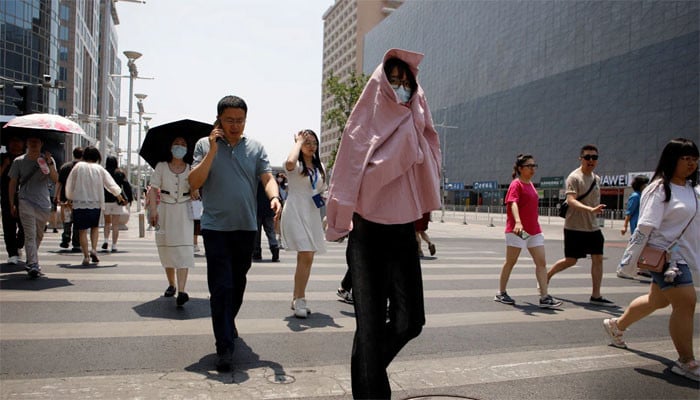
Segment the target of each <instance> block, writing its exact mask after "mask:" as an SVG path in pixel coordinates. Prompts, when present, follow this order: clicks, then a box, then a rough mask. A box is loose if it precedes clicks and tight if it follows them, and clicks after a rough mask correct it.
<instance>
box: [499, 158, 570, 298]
mask: <svg viewBox="0 0 700 400" xmlns="http://www.w3.org/2000/svg"><path fill="white" fill-rule="evenodd" d="M536 169H537V164H536V163H535V159H534V158H533V157H532V155H530V154H518V157H517V159H516V160H515V165H513V181H512V182H511V183H510V186H509V187H508V193H506V213H507V215H508V218H507V219H506V261H505V263H503V268H502V269H501V278H500V280H499V283H498V286H499V287H498V294H496V297H494V298H493V300H494V301H497V302H499V303H503V304H515V300H513V299H512V298H511V297H510V296H509V295H508V293H507V292H506V286H507V285H508V278H510V273H511V271H513V267H514V266H515V263H516V262H518V256H520V251H521V250H522V249H524V248H527V250H528V251H529V252H530V255H531V256H532V261H534V262H535V276H536V277H537V284H538V286H539V288H540V307H541V308H556V307H559V306H560V305H561V301H559V300H556V299H553V298H552V296H550V295H549V294H547V267H546V264H547V262H546V260H545V256H544V235H543V234H542V229H541V228H540V223H539V221H538V220H537V219H538V217H539V215H538V212H537V207H538V203H539V196H538V195H537V189H535V185H533V184H532V182H531V179H532V177H533V176H535V170H536Z"/></svg>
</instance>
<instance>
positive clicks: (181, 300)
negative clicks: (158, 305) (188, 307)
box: [175, 292, 190, 307]
mask: <svg viewBox="0 0 700 400" xmlns="http://www.w3.org/2000/svg"><path fill="white" fill-rule="evenodd" d="M189 299H190V296H189V295H187V293H185V292H180V293H178V294H177V299H176V300H175V304H177V306H178V307H182V306H183V305H184V304H185V303H187V301H189Z"/></svg>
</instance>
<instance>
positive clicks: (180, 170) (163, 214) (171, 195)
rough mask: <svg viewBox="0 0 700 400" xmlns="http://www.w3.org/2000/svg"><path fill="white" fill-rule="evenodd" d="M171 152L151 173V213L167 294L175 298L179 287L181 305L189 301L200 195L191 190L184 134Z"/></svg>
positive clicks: (174, 144)
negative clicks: (196, 202)
mask: <svg viewBox="0 0 700 400" xmlns="http://www.w3.org/2000/svg"><path fill="white" fill-rule="evenodd" d="M170 151H171V156H172V157H171V160H170V161H168V162H159V163H158V164H157V165H156V168H155V170H154V171H153V175H151V190H149V192H148V197H149V207H150V209H149V213H150V219H151V220H150V223H151V225H152V226H154V227H155V228H156V233H155V237H156V247H157V248H158V256H159V257H160V263H161V264H162V265H163V268H165V275H166V277H167V278H168V288H167V289H166V290H165V294H164V296H165V297H173V296H175V292H176V290H177V299H176V304H177V306H178V307H182V306H183V305H184V304H185V303H186V302H187V301H188V300H189V296H188V295H187V293H186V292H185V285H186V283H187V272H188V268H192V267H194V246H193V242H192V232H193V231H194V218H193V215H192V204H191V201H192V199H193V198H199V194H198V193H194V192H192V193H191V192H190V184H189V182H188V181H187V177H188V175H189V174H190V166H189V164H187V163H185V161H183V158H184V157H185V155H186V154H187V141H186V140H185V139H184V138H182V137H177V138H175V140H173V142H172V145H171V148H170ZM157 191H159V192H160V203H158V202H157V201H156V196H157V193H156V192H157ZM176 278H177V281H176ZM176 287H177V289H176Z"/></svg>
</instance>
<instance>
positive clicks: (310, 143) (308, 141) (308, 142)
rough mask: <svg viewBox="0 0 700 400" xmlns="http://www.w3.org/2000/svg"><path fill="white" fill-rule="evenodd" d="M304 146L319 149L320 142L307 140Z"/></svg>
mask: <svg viewBox="0 0 700 400" xmlns="http://www.w3.org/2000/svg"><path fill="white" fill-rule="evenodd" d="M302 144H303V145H304V146H314V147H318V142H317V141H315V140H313V141H312V140H305V141H304V143H302Z"/></svg>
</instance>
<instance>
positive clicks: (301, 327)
mask: <svg viewBox="0 0 700 400" xmlns="http://www.w3.org/2000/svg"><path fill="white" fill-rule="evenodd" d="M284 320H285V321H287V327H288V328H289V330H291V331H293V332H302V331H305V330H307V329H314V328H325V327H331V328H342V326H340V325H338V324H336V323H335V320H334V319H333V317H331V316H330V315H328V314H323V313H318V312H312V313H311V314H309V316H308V317H307V318H297V317H295V316H293V315H290V316H288V317H286V318H285V319H284Z"/></svg>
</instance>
